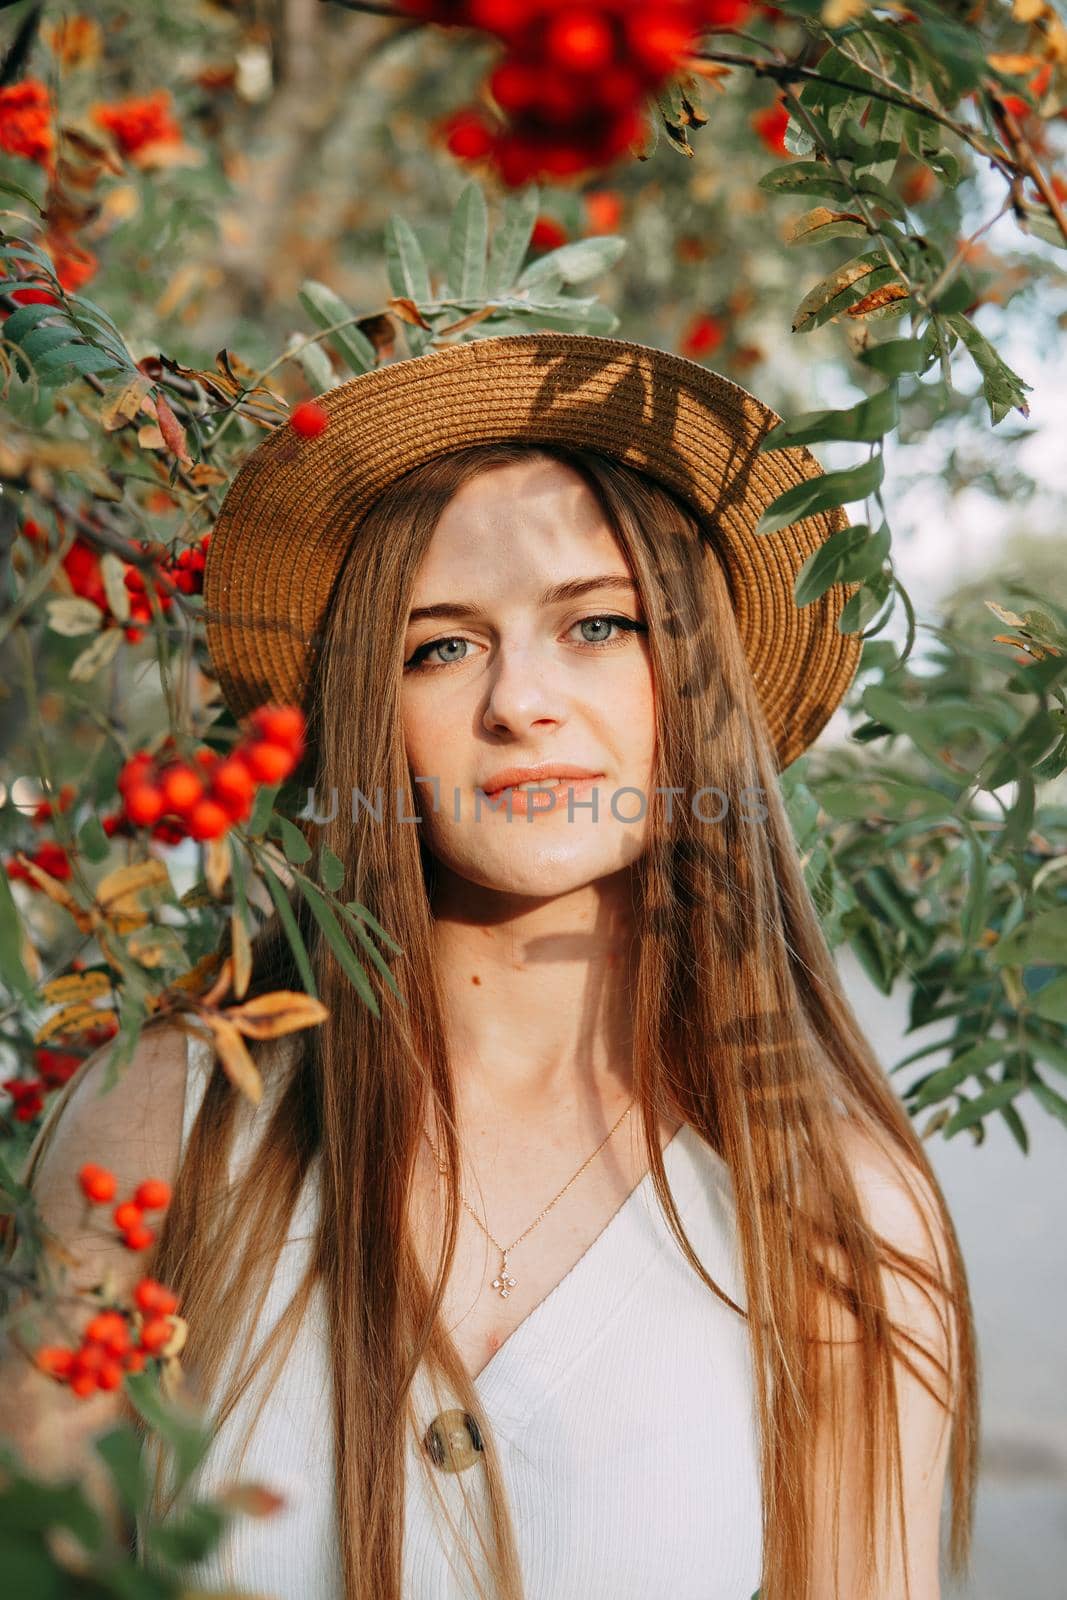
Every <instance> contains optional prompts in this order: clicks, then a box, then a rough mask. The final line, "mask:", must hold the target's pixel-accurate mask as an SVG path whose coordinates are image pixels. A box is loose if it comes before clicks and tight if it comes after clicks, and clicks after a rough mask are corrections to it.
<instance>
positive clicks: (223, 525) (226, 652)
mask: <svg viewBox="0 0 1067 1600" xmlns="http://www.w3.org/2000/svg"><path fill="white" fill-rule="evenodd" d="M318 403H319V404H320V405H321V406H322V407H323V409H324V410H325V411H326V412H327V413H328V415H329V424H328V426H327V427H326V429H325V430H324V431H323V432H322V433H321V434H320V435H319V436H318V437H316V438H303V437H301V436H300V435H299V434H297V433H296V432H295V430H294V429H293V428H291V427H289V426H283V427H279V428H277V429H276V430H275V431H274V432H273V433H271V434H269V435H268V436H267V438H265V439H264V440H263V442H262V443H261V444H260V445H259V446H258V447H257V448H256V449H255V450H253V451H252V453H251V454H250V455H249V456H248V457H247V458H246V460H245V461H244V462H243V463H242V465H241V467H240V469H239V470H238V472H237V474H236V476H235V478H234V480H233V483H232V484H231V485H230V488H229V490H228V492H227V494H226V497H225V499H224V501H223V504H222V508H221V510H220V512H219V516H218V520H217V522H216V524H215V529H214V532H213V535H212V538H211V543H210V546H209V553H208V557H207V564H206V568H205V572H204V602H205V610H206V614H207V643H208V649H209V651H210V654H211V657H212V661H213V663H214V667H215V670H216V672H217V673H218V677H219V684H220V688H221V690H222V693H223V695H224V697H225V699H226V701H227V703H228V705H229V706H230V708H231V710H232V711H233V713H234V715H235V716H237V717H241V716H244V715H246V714H247V712H249V711H250V710H251V709H252V708H253V707H254V706H256V705H259V704H261V703H262V702H264V701H267V700H272V701H282V702H289V703H295V704H301V703H302V702H303V699H304V695H305V690H306V683H307V672H308V668H309V666H310V660H311V654H312V652H313V651H314V650H315V649H316V648H317V641H318V638H319V632H320V629H321V627H322V625H323V620H324V616H325V613H326V610H327V607H328V604H329V597H330V591H331V587H332V585H333V582H334V579H335V578H336V576H337V574H338V571H339V570H340V568H341V566H342V564H343V562H344V558H345V552H346V550H347V548H348V545H349V542H350V541H351V539H352V537H353V534H354V532H355V530H356V529H357V527H358V524H359V520H360V518H361V517H362V516H363V514H364V513H365V512H366V510H367V509H368V507H369V506H370V505H371V503H372V502H373V501H374V500H375V499H376V498H377V497H378V496H379V495H380V494H381V493H382V491H383V490H384V489H386V488H387V487H388V485H389V484H390V483H391V482H392V481H393V480H394V479H395V478H397V477H399V476H400V475H401V474H402V473H404V472H407V471H409V470H410V469H411V468H412V467H415V466H417V465H418V464H419V463H421V462H423V461H426V460H428V459H429V458H430V457H432V456H437V455H440V454H443V453H444V452H446V451H450V450H456V449H460V448H462V447H463V446H466V445H471V444H476V443H483V442H486V441H489V440H502V439H522V440H528V441H530V442H540V441H555V442H558V443H563V444H571V445H579V446H583V447H585V448H588V449H594V450H599V451H602V452H603V453H605V454H606V455H609V456H612V457H614V458H615V459H617V460H619V461H622V462H624V463H626V464H627V465H629V466H632V467H636V468H639V469H640V470H641V471H643V472H645V473H647V474H648V475H649V476H650V477H652V478H655V479H657V480H659V481H660V482H661V483H663V484H665V485H667V487H668V488H670V489H672V490H673V491H674V492H675V493H676V494H677V495H679V496H680V497H681V498H682V499H683V500H685V501H686V502H688V504H689V505H690V506H691V507H692V508H693V509H694V510H695V511H696V512H697V513H698V514H699V515H700V516H701V518H702V519H703V520H704V522H705V524H706V525H708V526H709V530H710V533H711V538H712V542H713V545H714V548H715V550H716V553H717V554H718V556H719V559H720V561H721V562H722V564H723V566H724V568H725V570H726V574H727V579H728V582H729V587H730V590H731V594H732V597H733V603H734V608H735V612H736V616H737V622H738V627H739V629H740V634H741V638H742V641H743V643H744V647H745V650H746V652H747V656H748V661H749V664H750V667H751V671H752V675H753V678H754V680H755V684H756V688H757V692H758V694H759V698H760V702H761V704H762V707H763V710H764V713H765V715H766V719H767V724H768V727H769V729H770V732H771V737H772V739H773V741H774V745H775V748H776V750H777V753H778V761H779V766H780V767H785V766H787V765H788V764H789V762H791V761H792V760H794V759H795V758H796V756H798V755H799V754H800V753H801V751H803V750H804V749H805V748H806V747H807V746H808V745H809V744H810V743H811V741H812V740H813V739H814V738H815V736H816V735H817V734H818V733H819V731H820V730H821V728H822V727H823V725H824V724H825V722H826V721H827V719H828V717H829V716H830V714H831V712H832V711H833V710H834V708H835V706H836V705H837V704H838V702H839V701H840V699H841V697H842V696H843V695H844V693H845V690H846V689H847V688H848V685H849V682H850V681H851V679H852V676H853V673H854V672H855V669H856V665H857V662H858V659H859V651H860V645H861V641H860V638H859V635H858V634H855V633H853V634H842V633H839V632H838V630H837V618H838V616H839V615H840V612H841V609H842V607H843V605H844V603H845V600H846V599H847V598H848V596H849V594H850V593H851V592H852V589H853V588H854V587H855V585H845V584H835V585H834V586H833V587H832V588H830V589H829V590H827V591H826V593H825V594H823V595H822V596H821V598H820V599H818V600H815V601H813V602H812V603H811V604H810V605H807V606H804V607H802V608H798V607H797V605H796V604H795V602H794V599H793V584H794V580H795V578H796V574H797V572H798V570H799V569H800V567H801V566H802V564H803V563H804V561H805V560H806V559H807V557H808V556H810V555H811V554H812V552H813V551H815V550H817V549H818V547H819V546H820V545H821V544H822V543H823V542H824V541H825V540H826V538H827V537H828V536H829V535H830V534H831V533H833V532H835V531H836V530H837V529H838V528H841V527H843V526H845V525H846V523H847V518H846V516H845V514H844V512H843V510H842V509H841V508H840V507H835V508H834V509H832V510H830V511H826V512H819V513H815V514H813V515H811V516H809V517H805V518H803V519H802V520H801V521H800V522H797V523H792V524H791V525H790V526H789V527H787V528H783V529H782V530H781V531H780V532H777V533H772V534H761V535H756V534H755V533H754V532H753V528H754V527H755V525H756V523H757V522H758V520H759V518H760V516H761V514H762V513H763V511H764V510H765V509H766V507H767V506H768V504H769V503H770V502H771V501H772V500H773V499H775V498H776V497H777V496H778V495H779V494H781V493H782V492H783V491H784V490H786V489H788V488H791V487H792V486H793V485H794V484H798V483H800V482H802V481H804V480H805V479H809V478H813V477H816V476H818V475H819V473H820V472H821V470H822V469H821V467H820V466H819V463H818V462H817V461H816V460H815V458H814V456H813V455H812V454H811V453H810V451H808V450H807V449H806V448H804V447H803V446H790V447H788V448H787V449H784V450H773V451H769V452H767V453H766V454H762V455H761V454H758V453H757V452H758V446H759V442H760V439H761V438H762V437H763V435H764V434H766V433H767V432H769V431H770V429H771V428H772V427H774V426H775V425H776V424H777V423H778V422H780V421H781V418H780V417H779V416H778V415H777V414H776V413H775V412H774V411H772V410H771V409H770V408H769V407H768V406H765V405H764V404H763V403H762V402H761V401H759V400H757V399H756V398H755V396H754V395H751V394H749V393H748V391H747V390H745V389H742V388H741V387H740V386H739V385H738V384H735V383H732V382H730V380H729V379H727V378H724V377H722V376H721V375H720V374H719V373H716V372H710V371H708V369H707V368H705V367H703V366H700V365H698V364H697V363H696V362H694V361H687V360H684V359H683V358H682V357H680V356H676V355H672V354H670V353H668V352H666V351H663V350H655V349H652V348H651V347H649V346H646V345H641V344H631V343H629V342H627V341H625V340H621V339H608V338H601V337H598V336H594V335H588V334H576V333H533V334H516V335H506V336H503V337H498V338H486V339H476V340H473V341H471V342H469V343H466V344H459V345H451V346H448V347H447V348H445V349H441V350H436V351H433V352H431V353H430V354H428V355H422V356H416V357H413V358H411V359H409V360H403V361H398V362H394V363H392V364H391V365H388V366H384V367H379V368H377V369H376V370H375V371H373V372H367V373H363V374H361V375H360V376H359V377H356V378H353V379H351V380H350V381H349V382H347V383H342V384H339V385H338V386H337V387H336V388H334V389H329V390H327V391H326V392H325V393H324V394H322V395H320V396H319V399H318Z"/></svg>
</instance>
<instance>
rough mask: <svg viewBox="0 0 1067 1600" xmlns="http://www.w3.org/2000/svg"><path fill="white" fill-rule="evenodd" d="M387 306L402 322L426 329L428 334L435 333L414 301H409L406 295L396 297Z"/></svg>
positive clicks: (387, 302) (388, 301)
mask: <svg viewBox="0 0 1067 1600" xmlns="http://www.w3.org/2000/svg"><path fill="white" fill-rule="evenodd" d="M386 305H387V306H388V307H389V309H390V311H392V312H393V313H394V314H395V315H396V316H398V317H399V318H400V320H401V322H410V323H411V326H412V327H413V328H425V329H426V330H427V331H428V332H430V333H432V332H433V328H432V327H431V325H430V324H429V323H428V322H427V321H426V318H425V317H424V316H423V314H422V312H421V311H420V310H419V308H418V306H417V305H416V304H415V302H414V300H409V299H408V298H407V296H406V295H396V296H394V298H393V299H392V300H387V301H386Z"/></svg>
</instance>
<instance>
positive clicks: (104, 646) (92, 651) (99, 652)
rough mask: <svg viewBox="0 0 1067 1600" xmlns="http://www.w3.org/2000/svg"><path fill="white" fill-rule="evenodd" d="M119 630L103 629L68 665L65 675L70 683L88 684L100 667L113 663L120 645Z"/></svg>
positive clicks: (120, 631) (120, 634)
mask: <svg viewBox="0 0 1067 1600" xmlns="http://www.w3.org/2000/svg"><path fill="white" fill-rule="evenodd" d="M122 638H123V635H122V629H121V628H104V629H103V630H102V631H101V632H100V633H98V634H97V636H96V638H95V639H94V640H93V642H92V644H90V645H87V646H86V648H85V649H84V650H82V651H81V653H80V654H79V655H77V656H76V657H75V658H74V660H73V661H72V662H71V664H70V671H69V672H68V673H67V676H68V678H70V680H71V682H72V683H89V682H90V681H91V680H92V679H93V678H95V677H96V675H97V673H98V672H99V671H100V670H101V668H102V667H106V666H107V665H108V663H109V662H110V661H113V660H114V658H115V656H116V654H117V653H118V648H119V645H120V644H121V643H122Z"/></svg>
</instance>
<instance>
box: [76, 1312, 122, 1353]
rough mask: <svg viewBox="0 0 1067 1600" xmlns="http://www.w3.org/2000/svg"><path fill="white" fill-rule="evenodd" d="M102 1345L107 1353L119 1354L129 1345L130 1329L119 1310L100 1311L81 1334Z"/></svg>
mask: <svg viewBox="0 0 1067 1600" xmlns="http://www.w3.org/2000/svg"><path fill="white" fill-rule="evenodd" d="M83 1337H84V1338H85V1339H92V1340H93V1341H95V1343H97V1344H101V1345H103V1347H104V1349H105V1350H106V1351H107V1353H108V1354H109V1355H112V1356H120V1355H122V1354H123V1353H124V1352H125V1351H126V1350H128V1349H129V1346H130V1330H129V1326H128V1324H127V1322H126V1318H125V1317H124V1316H123V1315H122V1313H121V1312H120V1311H100V1312H98V1313H97V1314H96V1316H95V1317H94V1318H93V1319H92V1321H91V1322H90V1323H89V1324H88V1326H87V1327H86V1329H85V1332H84V1334H83Z"/></svg>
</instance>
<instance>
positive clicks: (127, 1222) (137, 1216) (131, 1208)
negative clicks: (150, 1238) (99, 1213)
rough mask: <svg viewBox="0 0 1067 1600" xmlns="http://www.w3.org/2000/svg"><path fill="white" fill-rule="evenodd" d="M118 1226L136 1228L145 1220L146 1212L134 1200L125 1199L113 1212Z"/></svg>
mask: <svg viewBox="0 0 1067 1600" xmlns="http://www.w3.org/2000/svg"><path fill="white" fill-rule="evenodd" d="M111 1215H112V1217H113V1218H114V1220H115V1226H116V1228H134V1227H136V1226H137V1224H138V1223H139V1222H143V1221H144V1213H143V1212H142V1210H141V1208H140V1206H139V1205H138V1204H137V1203H136V1201H134V1200H123V1201H122V1203H121V1204H120V1205H117V1206H116V1207H115V1209H114V1211H113V1212H112V1213H111Z"/></svg>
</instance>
